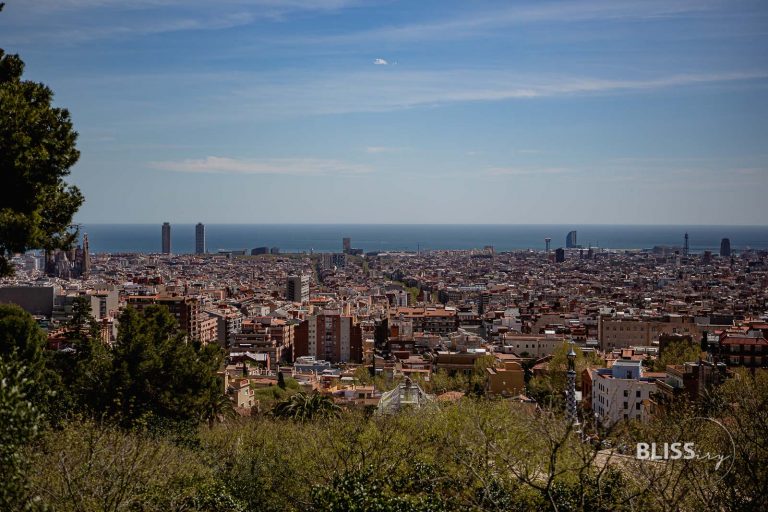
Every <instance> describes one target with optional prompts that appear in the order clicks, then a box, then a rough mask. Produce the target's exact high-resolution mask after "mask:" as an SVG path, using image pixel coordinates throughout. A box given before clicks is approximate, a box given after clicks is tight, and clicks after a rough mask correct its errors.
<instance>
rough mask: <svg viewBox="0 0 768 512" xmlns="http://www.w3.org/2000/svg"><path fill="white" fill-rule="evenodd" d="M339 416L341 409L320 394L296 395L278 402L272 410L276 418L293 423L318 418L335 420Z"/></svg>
mask: <svg viewBox="0 0 768 512" xmlns="http://www.w3.org/2000/svg"><path fill="white" fill-rule="evenodd" d="M340 414H341V407H339V406H338V405H336V404H335V403H333V399H331V398H330V397H328V396H326V395H321V394H320V393H313V394H311V395H308V394H307V393H296V394H295V395H293V396H291V397H290V398H288V399H286V400H283V401H281V402H278V403H277V404H275V407H274V408H273V409H272V415H273V416H275V417H277V418H290V419H293V420H295V421H302V422H303V421H312V420H314V419H318V418H335V417H338V416H339V415H340Z"/></svg>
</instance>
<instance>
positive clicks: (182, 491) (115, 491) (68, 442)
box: [4, 421, 243, 512]
mask: <svg viewBox="0 0 768 512" xmlns="http://www.w3.org/2000/svg"><path fill="white" fill-rule="evenodd" d="M29 468H30V471H29V472H30V481H31V482H30V483H31V487H32V489H33V490H34V492H35V493H36V494H39V495H40V496H42V497H43V498H44V501H45V502H46V504H48V505H49V506H50V507H51V508H52V509H53V510H56V511H64V512H69V511H72V512H74V511H96V510H111V511H126V512H127V511H136V510H142V511H146V512H150V511H158V512H160V511H170V510H177V511H181V510H185V511H210V510H214V511H221V512H224V511H232V512H235V511H241V510H243V509H242V507H240V506H239V504H238V503H237V501H236V500H234V499H233V498H232V497H231V496H229V495H228V494H227V493H226V491H225V490H224V489H223V486H222V485H221V483H220V482H218V481H217V479H216V475H215V474H214V473H213V471H212V470H211V468H210V467H209V466H208V465H206V464H205V461H204V460H203V459H202V458H201V457H200V456H199V454H198V453H196V452H195V451H193V450H191V449H189V448H185V447H183V446H179V445H178V444H175V443H172V442H170V441H169V440H168V439H164V438H159V437H157V436H148V435H146V434H141V433H136V432H126V431H124V430H119V429H116V428H114V427H107V426H103V425H98V424H96V423H93V422H90V421H85V422H77V423H72V424H65V425H64V426H63V427H62V428H61V429H60V430H58V431H51V432H49V433H48V435H47V436H46V437H45V439H44V440H43V443H42V444H41V445H40V446H39V447H37V449H36V450H34V454H33V455H31V456H30V466H29ZM4 510H5V509H4ZM8 510H10V509H8Z"/></svg>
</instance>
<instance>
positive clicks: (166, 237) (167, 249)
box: [163, 222, 171, 254]
mask: <svg viewBox="0 0 768 512" xmlns="http://www.w3.org/2000/svg"><path fill="white" fill-rule="evenodd" d="M163 254H171V224H170V223H169V222H163Z"/></svg>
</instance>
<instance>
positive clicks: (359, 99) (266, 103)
mask: <svg viewBox="0 0 768 512" xmlns="http://www.w3.org/2000/svg"><path fill="white" fill-rule="evenodd" d="M766 78H768V71H762V70H758V71H744V72H724V73H706V74H677V75H669V76H659V77H653V78H632V79H610V78H590V77H586V78H585V77H568V76H557V75H545V76H542V75H538V76H535V75H530V76H524V75H520V74H516V73H513V72H509V71H503V70H497V69H485V70H483V69H480V70H461V69H459V70H444V71H434V72H430V71H424V72H419V71H411V70H407V71H398V72H393V73H387V74H386V75H381V74H380V73H354V72H353V73H349V72H347V73H344V72H342V73H337V74H327V75H325V76H324V77H322V78H320V79H318V78H317V76H316V75H298V74H297V75H291V74H290V73H289V74H277V75H273V76H272V77H270V76H267V75H260V76H258V77H254V78H253V79H252V80H249V81H248V84H247V85H245V84H244V85H243V86H241V87H239V88H238V90H237V91H234V93H233V94H234V95H236V96H237V97H238V98H242V102H243V103H238V108H241V109H242V108H243V105H250V106H251V107H252V109H253V111H255V112H260V113H266V112H270V111H275V114H277V115H281V116H285V115H305V114H310V115H312V114H339V113H351V112H383V111H391V110H397V109H405V108H414V107H420V106H437V105H442V104H450V103H459V102H481V101H482V102H492V101H507V100H530V99H536V98H548V97H560V96H580V95H604V94H616V93H632V92H651V91H655V90H659V89H667V88H674V87H692V86H701V85H711V84H727V83H734V82H744V81H749V80H765V79H766Z"/></svg>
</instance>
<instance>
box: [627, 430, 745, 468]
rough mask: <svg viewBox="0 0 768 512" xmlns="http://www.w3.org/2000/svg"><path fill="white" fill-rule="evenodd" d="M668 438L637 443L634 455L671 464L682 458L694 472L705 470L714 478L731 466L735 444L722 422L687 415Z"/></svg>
mask: <svg viewBox="0 0 768 512" xmlns="http://www.w3.org/2000/svg"><path fill="white" fill-rule="evenodd" d="M669 437H671V439H670V438H668V440H667V441H665V442H661V441H658V442H653V443H646V442H637V443H636V444H635V447H636V450H635V458H636V459H637V460H642V461H649V462H669V463H672V464H674V461H681V463H682V464H685V465H686V466H687V467H689V468H696V470H695V471H694V473H695V474H697V475H701V474H702V471H704V472H707V473H709V474H711V475H712V476H713V477H715V478H722V477H723V476H725V474H726V473H728V472H729V471H730V469H731V468H732V467H733V463H734V459H735V458H736V444H735V443H734V442H733V437H731V434H730V432H728V429H727V428H725V425H723V424H722V423H721V422H720V421H718V420H716V419H713V418H688V419H687V420H684V421H683V422H682V423H681V424H680V425H679V429H678V430H677V432H672V433H670V436H669ZM680 439H683V440H685V441H680ZM692 440H695V442H693V441H692Z"/></svg>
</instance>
